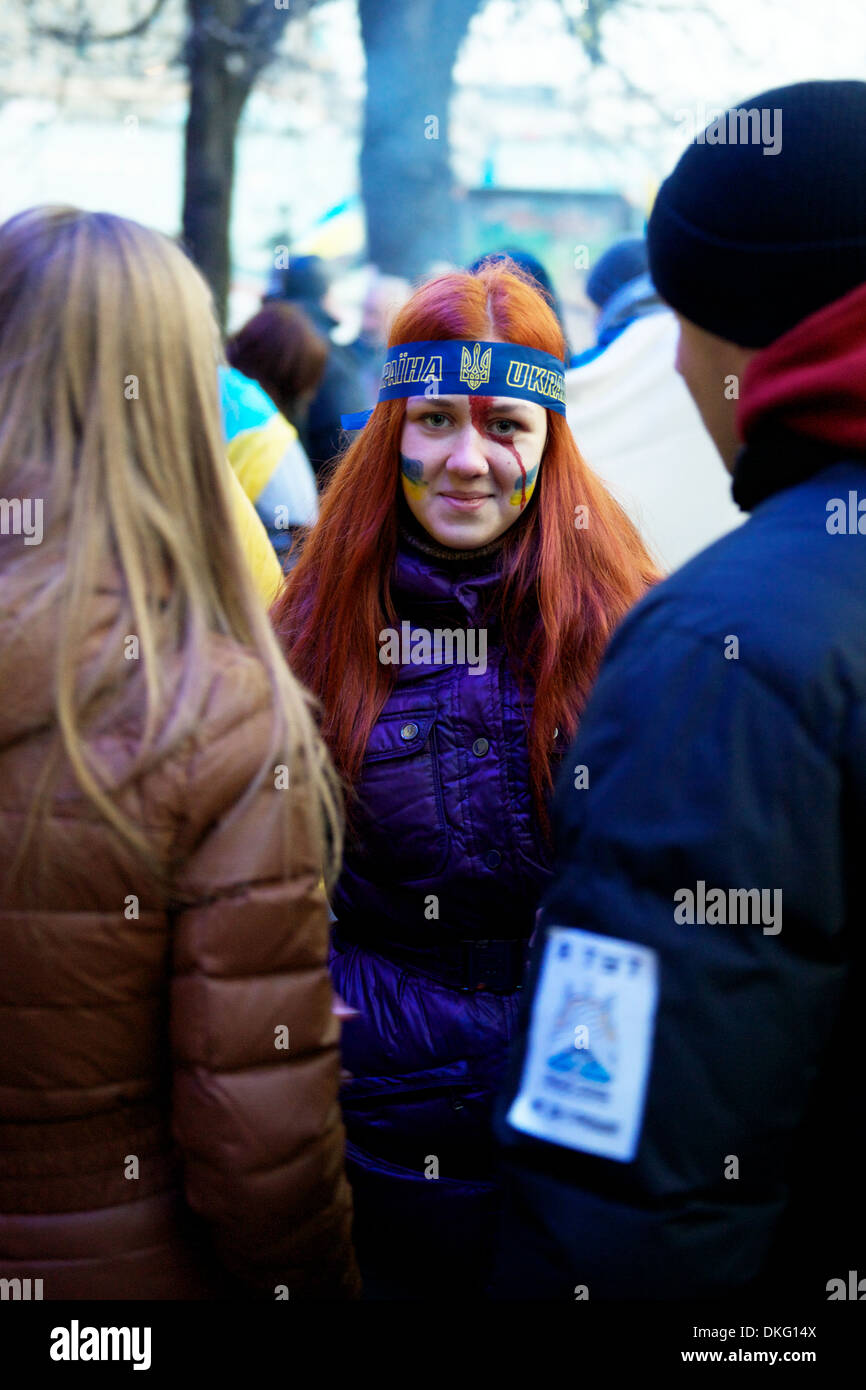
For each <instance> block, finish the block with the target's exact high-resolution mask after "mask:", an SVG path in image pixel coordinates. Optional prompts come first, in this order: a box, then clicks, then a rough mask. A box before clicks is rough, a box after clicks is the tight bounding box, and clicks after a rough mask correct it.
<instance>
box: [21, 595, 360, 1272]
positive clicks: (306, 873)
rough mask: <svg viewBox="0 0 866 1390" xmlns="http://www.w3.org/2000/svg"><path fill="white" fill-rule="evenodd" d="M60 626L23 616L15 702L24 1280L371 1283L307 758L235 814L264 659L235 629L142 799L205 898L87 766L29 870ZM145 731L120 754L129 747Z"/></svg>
mask: <svg viewBox="0 0 866 1390" xmlns="http://www.w3.org/2000/svg"><path fill="white" fill-rule="evenodd" d="M112 602H116V600H114V601H112V599H111V597H110V596H108V595H104V596H101V597H100V606H101V607H102V608H104V612H101V613H100V614H99V617H98V621H97V623H96V624H95V631H96V632H97V634H98V630H99V628H100V627H102V629H103V635H104V629H105V626H106V625H107V624H109V623H110V621H111V617H112ZM51 628H52V622H51V619H50V618H47V619H45V620H44V621H42V622H41V623H39V624H36V625H34V624H33V623H32V622H29V623H27V624H23V625H21V627H20V630H19V629H18V627H17V626H16V625H15V623H14V618H13V617H12V615H10V614H9V613H5V614H3V615H2V616H0V649H2V647H3V646H5V644H6V643H8V642H9V641H10V640H11V641H12V643H13V649H14V658H15V659H14V664H13V668H12V669H13V670H14V671H15V683H14V685H13V684H11V683H9V682H7V688H6V689H4V690H3V692H2V698H0V875H2V877H0V1278H2V1279H15V1278H20V1279H27V1278H30V1279H42V1281H43V1297H44V1298H46V1299H66V1298H74V1299H83V1298H93V1299H157V1298H169V1299H178V1298H220V1297H224V1298H233V1297H237V1296H239V1295H240V1296H244V1295H245V1294H252V1295H253V1296H256V1295H259V1296H263V1297H267V1298H271V1299H273V1298H275V1297H285V1296H286V1295H288V1297H289V1298H290V1299H293V1298H322V1299H333V1298H347V1297H353V1296H357V1294H358V1292H359V1281H358V1274H357V1268H356V1265H355V1259H354V1254H353V1251H352V1247H351V1243H350V1227H351V1194H350V1189H349V1187H348V1184H347V1182H346V1178H345V1176H344V1171H343V1151H344V1135H343V1127H342V1123H341V1119H340V1112H339V1104H338V1098H337V1092H338V1086H339V1066H340V1063H339V1051H338V1035H339V1024H338V1021H337V1020H336V1019H335V1017H334V1016H333V1014H332V1002H333V994H332V990H331V986H330V982H329V979H328V974H327V969H326V952H327V909H326V903H325V898H324V894H323V890H322V888H321V885H320V867H319V865H318V864H317V863H316V862H315V859H314V856H313V854H312V851H311V845H310V842H309V836H308V833H307V830H306V827H305V822H304V818H303V816H302V815H301V813H300V807H301V805H302V802H303V798H304V797H305V796H306V795H307V794H308V788H307V780H306V773H305V769H304V767H303V766H302V765H299V766H296V769H295V770H294V771H293V774H292V785H291V787H290V789H289V790H287V791H286V790H276V788H275V786H274V781H275V779H274V778H273V777H271V778H269V779H267V780H266V782H265V785H264V786H263V788H262V789H260V790H259V792H258V793H257V794H256V796H255V799H254V801H253V803H252V804H251V806H250V808H249V810H248V811H246V812H245V813H244V814H243V816H242V818H241V819H236V820H235V821H234V823H233V824H231V825H228V826H226V825H222V826H221V824H220V822H221V821H222V819H223V818H224V817H225V815H226V813H227V812H228V811H229V810H230V808H232V807H233V806H234V805H235V803H236V802H237V800H238V799H239V797H240V796H241V794H242V792H243V791H244V789H245V787H246V785H247V783H248V782H249V781H250V779H251V777H252V775H253V773H254V772H255V770H256V769H257V767H258V766H259V765H260V763H261V760H262V758H263V757H264V754H265V750H266V748H267V741H268V736H269V730H270V721H271V713H270V711H271V697H270V689H269V685H268V681H267V677H266V675H265V672H264V669H263V667H262V666H261V664H260V662H259V661H258V660H257V659H256V658H254V657H253V656H252V655H251V654H249V653H246V652H244V651H243V650H242V649H241V648H240V647H239V646H238V645H236V644H235V643H233V642H231V641H230V640H229V639H226V638H214V639H213V643H212V662H211V665H212V670H213V678H212V681H211V683H210V687H209V696H208V700H207V704H206V708H205V710H204V713H203V716H202V718H201V720H200V723H199V726H198V731H197V736H196V737H195V739H194V740H191V741H190V744H189V746H188V747H185V748H184V750H183V755H182V756H181V755H180V754H178V755H177V756H175V757H172V758H171V759H170V760H169V761H167V762H165V763H164V764H163V765H161V766H159V767H158V768H157V769H155V770H154V771H153V772H151V773H149V774H148V775H147V776H146V777H144V778H143V779H142V780H141V781H140V782H139V783H138V784H137V785H136V786H135V787H134V788H133V789H131V791H130V792H129V794H128V795H125V797H124V803H123V804H124V805H125V807H126V809H127V810H129V811H131V812H132V813H133V814H134V815H135V816H136V817H137V819H138V821H139V823H140V824H143V825H147V826H148V827H149V829H150V831H151V833H152V834H154V835H155V836H156V837H157V838H158V842H159V843H160V845H161V846H164V847H165V849H166V852H167V853H171V854H175V853H177V855H178V856H179V862H180V863H181V864H182V865H183V869H182V872H181V873H180V875H179V877H178V880H177V885H176V887H177V891H178V893H179V894H180V893H182V894H183V895H184V897H183V899H182V901H184V902H186V901H187V899H189V900H190V905H189V906H185V907H184V908H183V909H172V907H171V906H170V903H171V901H172V900H173V899H174V892H172V894H171V895H169V897H168V899H167V898H166V896H165V894H164V893H160V891H159V890H158V889H157V888H155V887H154V885H153V884H152V883H149V882H148V881H147V875H146V873H145V872H144V871H143V870H142V868H141V867H140V863H139V861H137V859H136V858H135V856H134V855H133V854H131V853H130V852H128V851H126V850H123V849H122V848H118V845H117V843H116V841H115V840H114V839H113V838H111V837H109V835H108V833H107V831H106V827H105V824H104V822H103V821H102V820H101V819H100V817H99V815H98V814H97V813H96V812H95V811H94V809H93V807H92V805H91V804H90V803H89V802H88V801H87V800H85V799H84V798H83V797H82V794H81V793H80V791H79V790H78V788H77V785H76V783H75V781H74V779H73V777H72V775H71V772H69V771H68V770H65V769H64V771H63V772H62V774H61V779H60V783H59V785H58V789H57V794H56V796H55V798H54V800H53V802H52V807H51V814H50V818H49V819H48V820H47V822H46V824H45V827H44V829H43V832H42V835H41V849H42V851H43V852H44V857H45V861H46V863H47V865H48V871H47V874H46V877H45V879H44V881H41V882H40V881H39V880H38V879H37V878H36V876H35V873H34V872H31V871H30V869H28V872H27V873H26V874H25V875H24V876H23V877H22V879H21V880H16V882H17V885H18V886H17V887H16V886H15V885H14V884H13V885H10V882H9V875H8V868H9V863H10V859H11V854H12V850H13V846H14V843H15V842H16V841H17V837H18V833H19V831H20V828H21V825H22V816H23V815H24V814H25V813H26V811H27V809H28V807H29V806H30V803H31V800H32V798H33V793H34V787H35V786H36V785H37V779H38V774H39V771H40V769H41V767H42V765H43V762H44V756H45V750H46V747H47V740H48V735H49V732H50V731H51V730H52V729H53V727H54V708H53V700H52V693H51V692H52V665H51V663H52V660H53V649H54V645H55V641H56V636H55V634H54V633H53V632H52V630H51ZM97 640H98V636H97ZM130 735H131V730H129V729H127V730H115V731H113V733H112V736H111V738H106V739H105V740H103V741H102V742H101V746H100V752H101V754H102V756H103V757H105V758H107V759H109V760H111V759H122V758H123V757H124V756H128V750H129V749H130V748H131V747H132V746H134V745H133V743H132V740H131V737H130ZM112 765H113V764H112ZM286 797H290V798H291V803H290V805H291V808H292V809H291V812H290V814H291V816H292V817H293V823H292V844H293V850H294V854H293V865H292V871H291V876H290V877H286V876H285V874H284V871H283V869H282V867H281V864H282V860H281V857H280V846H281V843H282V841H281V829H280V826H281V819H282V816H281V812H282V811H283V806H284V802H283V801H282V800H281V798H286ZM31 868H32V866H31ZM37 885H38V886H37ZM167 903H168V904H169V905H167ZM136 912H137V916H136ZM282 1029H288V1047H287V1048H285V1047H281V1046H278V1045H277V1044H278V1043H283V1042H285V1041H286V1035H285V1033H284V1032H282V1031H281V1030H282ZM279 1286H285V1289H284V1290H283V1289H280V1288H279ZM10 1287H14V1286H10ZM278 1290H279V1291H278Z"/></svg>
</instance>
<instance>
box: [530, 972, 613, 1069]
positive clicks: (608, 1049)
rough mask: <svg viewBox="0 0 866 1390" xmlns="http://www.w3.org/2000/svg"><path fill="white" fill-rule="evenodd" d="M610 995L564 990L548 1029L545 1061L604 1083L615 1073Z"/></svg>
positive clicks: (555, 1066)
mask: <svg viewBox="0 0 866 1390" xmlns="http://www.w3.org/2000/svg"><path fill="white" fill-rule="evenodd" d="M617 1050H618V1049H617V1034H616V1025H615V1024H614V1019H613V999H612V998H610V999H597V998H596V997H595V995H593V994H586V993H573V992H572V991H570V990H566V992H565V994H564V996H563V1000H562V1005H561V1007H560V1009H559V1010H558V1012H557V1014H556V1017H555V1018H554V1021H553V1026H552V1028H551V1030H550V1037H549V1040H548V1045H547V1049H546V1051H547V1065H548V1066H549V1067H551V1068H552V1069H553V1070H554V1071H557V1072H570V1073H572V1074H574V1075H577V1076H580V1077H582V1078H583V1079H584V1080H585V1081H591V1082H595V1083H596V1084H598V1085H601V1086H606V1085H609V1084H610V1082H611V1081H612V1080H613V1079H614V1077H615V1075H616V1064H617Z"/></svg>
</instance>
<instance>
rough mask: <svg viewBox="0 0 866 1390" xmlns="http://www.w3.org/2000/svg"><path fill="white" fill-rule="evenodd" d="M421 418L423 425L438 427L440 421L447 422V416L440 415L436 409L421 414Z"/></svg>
mask: <svg viewBox="0 0 866 1390" xmlns="http://www.w3.org/2000/svg"><path fill="white" fill-rule="evenodd" d="M421 418H422V420H423V422H424V424H425V425H434V426H436V427H438V425H439V424H440V423H444V424H446V425H447V424H448V416H447V415H442V414H441V413H440V412H439V411H438V410H431V411H430V413H429V414H428V415H422V417H421Z"/></svg>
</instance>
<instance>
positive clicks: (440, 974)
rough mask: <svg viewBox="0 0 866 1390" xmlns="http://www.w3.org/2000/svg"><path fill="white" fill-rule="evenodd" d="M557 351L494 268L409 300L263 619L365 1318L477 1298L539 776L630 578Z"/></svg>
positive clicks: (571, 720) (638, 578) (524, 294)
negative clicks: (329, 1019) (330, 1031)
mask: <svg viewBox="0 0 866 1390" xmlns="http://www.w3.org/2000/svg"><path fill="white" fill-rule="evenodd" d="M429 340H437V341H436V342H435V344H434V346H435V348H437V349H438V348H440V346H441V352H436V353H435V354H434V355H433V356H432V358H430V359H428V358H427V356H426V354H425V352H423V351H422V350H421V349H420V348H419V347H418V345H419V344H425V343H428V342H429ZM440 340H441V342H440ZM563 353H564V344H563V340H562V334H561V332H560V329H559V325H558V324H557V321H556V319H555V317H554V315H553V313H552V312H551V310H550V308H549V307H548V305H547V304H546V302H545V301H544V299H543V298H542V297H541V295H540V294H539V293H538V292H537V291H536V289H535V288H534V285H533V282H532V281H531V280H529V279H528V277H523V276H522V275H520V274H519V272H518V271H517V268H516V267H512V268H510V267H509V264H508V263H507V262H500V263H496V264H493V265H488V266H485V267H483V268H482V269H481V270H479V271H478V273H477V274H475V275H470V274H468V273H466V272H464V271H458V272H454V273H451V274H448V275H444V276H442V277H441V278H439V279H437V280H434V281H432V282H429V283H427V284H425V285H423V286H422V287H421V288H420V289H419V290H418V291H417V292H416V293H415V294H414V295H413V296H412V298H411V299H410V300H409V302H408V303H407V304H406V305H405V306H404V307H403V309H401V311H400V313H399V314H398V315H397V317H396V319H395V320H394V324H393V326H392V329H391V341H390V346H389V353H388V363H389V366H386V378H387V380H389V381H390V380H392V378H393V377H395V376H396V377H397V378H398V380H397V382H396V383H395V384H393V385H390V386H389V385H386V386H385V387H383V389H382V393H381V394H380V397H379V401H378V403H377V405H376V407H375V409H374V410H373V412H372V416H371V418H370V419H369V421H368V422H367V423H366V424H365V425H364V427H363V428H362V430H361V433H360V435H359V436H358V438H357V439H356V441H355V442H354V444H353V445H352V446H351V448H350V449H349V450H348V452H347V453H346V455H345V456H344V458H343V459H342V460H341V462H340V464H339V466H338V467H337V469H336V471H335V473H334V475H333V479H332V481H331V483H330V486H329V487H328V489H327V491H326V493H325V495H324V498H323V500H322V510H321V515H320V517H319V521H318V523H317V524H316V526H315V527H314V528H313V530H312V532H311V533H310V535H309V537H308V539H307V541H306V543H305V545H304V548H303V550H302V553H301V558H300V560H299V562H298V564H297V566H296V567H295V569H293V571H292V573H291V574H290V575H289V577H288V579H287V583H286V588H285V590H284V593H283V595H282V596H281V598H280V600H279V601H278V603H277V604H276V605H275V607H274V610H273V619H274V622H275V625H276V628H277V631H278V633H279V635H280V638H281V640H282V642H283V646H284V650H285V652H286V655H287V657H288V659H289V661H290V662H291V664H292V669H293V670H295V671H296V673H297V674H298V676H299V678H300V679H301V680H303V681H304V682H305V684H306V685H307V686H308V687H309V688H310V689H311V690H312V691H313V692H314V694H315V695H316V696H317V698H318V699H319V701H320V702H321V705H322V708H323V732H324V736H325V738H326V739H327V741H328V743H329V746H330V748H331V751H332V754H333V756H334V759H335V762H336V764H337V767H338V770H339V771H340V773H341V774H342V776H343V778H344V779H345V781H346V783H347V784H348V785H349V786H350V787H351V788H352V789H353V795H352V800H351V803H350V824H351V836H350V840H349V847H348V850H347V854H346V859H345V865H344V869H343V873H342V876H341V878H340V881H339V884H338V886H337V888H336V890H335V893H334V895H333V898H332V906H333V910H334V913H335V916H336V922H335V926H334V929H333V943H332V953H331V970H332V978H333V981H334V986H335V988H336V990H337V993H338V994H339V995H340V996H341V998H342V999H344V1000H345V1001H346V1004H347V1005H348V1006H349V1007H350V1008H352V1009H355V1010H357V1016H356V1017H355V1018H353V1019H352V1021H351V1022H349V1023H347V1024H346V1029H345V1040H344V1056H345V1062H346V1066H347V1067H348V1069H349V1071H350V1072H351V1073H352V1079H351V1080H350V1081H349V1082H348V1083H347V1085H346V1086H345V1088H344V1091H343V1113H344V1116H345V1118H346V1123H347V1130H348V1136H349V1149H348V1154H349V1161H350V1177H351V1181H352V1184H353V1188H354V1194H355V1209H356V1227H355V1239H356V1242H357V1245H358V1250H359V1259H360V1261H361V1266H362V1270H363V1272H364V1277H365V1286H367V1287H368V1288H369V1290H370V1291H371V1292H373V1291H377V1292H378V1293H380V1294H381V1295H382V1296H389V1295H390V1296H393V1297H400V1296H404V1297H427V1298H441V1297H447V1296H466V1297H470V1296H471V1297H478V1296H479V1295H480V1293H481V1291H482V1290H483V1288H484V1284H485V1282H486V1279H487V1276H488V1273H489V1263H490V1258H491V1253H492V1252H491V1245H492V1241H493V1236H494V1231H495V1215H496V1207H497V1202H498V1188H497V1184H496V1180H495V1174H494V1165H493V1152H492V1144H491V1132H490V1118H491V1103H492V1099H493V1096H494V1094H495V1092H496V1089H497V1086H498V1084H499V1080H500V1077H501V1073H502V1068H503V1065H504V1060H505V1051H506V1047H507V1044H508V1041H509V1039H510V1037H511V1034H512V1031H513V1028H514V1023H515V1019H516V1015H517V1003H518V998H519V989H520V986H521V983H522V980H523V970H524V964H525V959H526V947H527V941H528V939H529V936H530V934H531V932H532V930H533V925H534V921H535V911H536V907H537V905H538V899H539V896H540V893H541V889H542V886H543V884H544V883H545V881H546V879H547V876H548V872H549V846H548V839H547V833H546V805H547V796H548V790H549V788H550V786H551V784H552V774H553V769H554V768H555V766H556V765H557V764H558V762H559V758H560V756H561V751H562V749H563V748H564V747H565V746H566V742H567V740H568V738H569V736H570V734H571V732H572V731H573V730H574V729H575V728H576V726H577V721H578V718H579V715H580V711H581V709H582V707H583V702H584V700H585V698H586V695H587V693H588V690H589V688H590V685H591V683H592V680H593V678H594V675H595V671H596V666H597V663H598V660H599V658H600V655H601V651H602V648H603V646H604V643H605V641H606V639H607V637H608V635H609V633H610V632H611V630H612V629H613V627H614V626H615V625H616V623H617V622H618V621H619V619H620V618H621V617H622V615H623V614H624V613H625V612H626V610H627V609H628V608H629V606H630V605H631V604H632V603H633V602H634V601H635V600H636V599H637V598H638V596H639V595H640V594H642V593H643V591H644V589H645V588H646V586H647V584H648V583H649V582H650V581H651V580H652V579H653V578H654V577H655V576H654V571H653V569H652V566H651V565H650V563H649V560H648V557H647V555H646V552H645V550H644V548H643V546H642V544H641V542H640V540H639V538H638V536H637V533H636V531H635V530H634V527H633V526H632V525H631V523H630V522H629V521H628V519H627V518H626V517H625V516H624V515H623V513H622V511H621V510H620V508H619V507H618V506H617V504H616V503H615V502H614V501H613V500H612V499H611V498H610V497H609V496H608V494H607V493H606V492H605V490H604V488H603V487H602V486H601V484H600V483H599V482H598V481H597V480H596V479H595V477H594V476H593V474H592V473H591V472H590V471H589V470H588V469H587V468H586V467H585V465H584V463H583V461H582V459H581V457H580V455H579V453H578V451H577V449H576V447H575V444H574V440H573V438H572V436H571V434H570V432H569V430H568V427H567V425H566V422H565V419H564V415H563V409H564V407H563V405H562V374H563V360H562V359H563ZM390 364H393V366H390ZM409 364H411V369H412V374H411V375H410V376H409V377H408V378H407V376H406V369H407V365H409ZM509 371H511V372H512V377H517V378H520V380H512V384H511V385H510V386H509V385H508V383H507V381H506V378H507V375H508V372H509ZM430 372H433V373H434V375H433V376H429V375H427V374H429V373H430ZM530 372H533V380H536V379H537V380H538V381H539V383H540V385H539V386H538V387H537V388H536V387H535V386H532V387H523V386H521V384H520V381H521V380H522V381H525V380H526V378H527V375H528V373H530ZM425 382H426V387H425V385H424V383H425ZM428 390H429V393H430V394H428ZM437 633H438V638H437V635H436V634H437ZM437 642H438V643H439V654H438V655H437ZM446 643H447V644H448V645H445V644H446ZM461 643H462V645H461Z"/></svg>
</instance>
